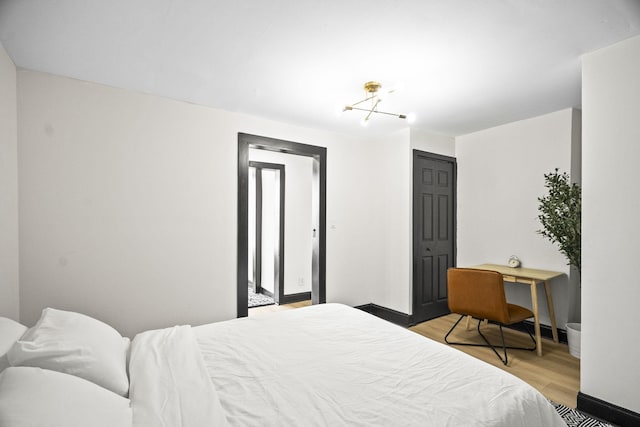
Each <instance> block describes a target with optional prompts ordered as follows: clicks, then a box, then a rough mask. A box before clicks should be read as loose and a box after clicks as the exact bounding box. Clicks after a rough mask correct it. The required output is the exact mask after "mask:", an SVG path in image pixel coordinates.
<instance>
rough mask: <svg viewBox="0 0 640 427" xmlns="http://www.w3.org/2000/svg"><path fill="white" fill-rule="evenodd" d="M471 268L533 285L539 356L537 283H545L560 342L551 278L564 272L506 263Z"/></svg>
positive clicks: (556, 336)
mask: <svg viewBox="0 0 640 427" xmlns="http://www.w3.org/2000/svg"><path fill="white" fill-rule="evenodd" d="M469 268H477V269H479V270H492V271H497V272H498V273H500V274H502V277H503V278H504V280H505V281H507V282H513V283H526V284H528V285H529V286H530V287H531V305H532V310H531V311H533V318H534V323H535V332H536V348H537V352H538V356H542V338H541V336H540V317H539V314H538V290H537V288H536V285H537V284H538V283H544V292H545V294H546V296H547V307H549V317H550V318H551V332H552V334H553V341H554V342H558V327H557V326H556V315H555V311H554V309H553V298H552V297H551V288H550V287H549V280H551V279H553V278H555V277H559V276H562V275H563V274H564V273H560V272H558V271H547V270H536V269H533V268H522V267H518V268H513V267H507V266H506V265H498V264H480V265H475V266H473V267H469Z"/></svg>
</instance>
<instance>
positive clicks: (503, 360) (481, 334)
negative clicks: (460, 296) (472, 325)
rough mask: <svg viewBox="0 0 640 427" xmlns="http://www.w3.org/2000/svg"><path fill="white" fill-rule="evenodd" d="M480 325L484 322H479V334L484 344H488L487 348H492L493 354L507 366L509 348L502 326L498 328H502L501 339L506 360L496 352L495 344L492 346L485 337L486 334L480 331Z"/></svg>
mask: <svg viewBox="0 0 640 427" xmlns="http://www.w3.org/2000/svg"><path fill="white" fill-rule="evenodd" d="M480 323H482V321H481V320H478V333H479V334H480V336H481V337H482V339H483V340H484V342H486V343H487V346H488V347H490V348H491V350H493V352H494V353H495V354H496V356H498V359H500V361H501V362H502V363H504V364H505V365H506V364H507V363H508V362H509V358H508V357H507V346H506V345H505V343H504V332H502V325H501V324H499V325H498V326H499V327H500V337H501V338H502V351H504V359H503V358H502V356H500V354H499V353H498V352H497V351H496V348H495V347H494V346H493V344H491V343H490V342H489V340H488V339H487V337H485V336H484V334H483V333H482V332H481V331H480Z"/></svg>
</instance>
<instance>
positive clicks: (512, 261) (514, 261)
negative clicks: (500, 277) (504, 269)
mask: <svg viewBox="0 0 640 427" xmlns="http://www.w3.org/2000/svg"><path fill="white" fill-rule="evenodd" d="M520 265H522V263H521V262H520V258H518V257H517V256H515V255H511V256H510V257H509V267H513V268H517V267H520Z"/></svg>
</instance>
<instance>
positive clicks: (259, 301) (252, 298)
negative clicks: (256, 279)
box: [249, 288, 275, 308]
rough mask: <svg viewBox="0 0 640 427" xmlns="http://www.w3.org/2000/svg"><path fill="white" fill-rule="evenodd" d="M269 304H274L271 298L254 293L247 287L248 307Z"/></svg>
mask: <svg viewBox="0 0 640 427" xmlns="http://www.w3.org/2000/svg"><path fill="white" fill-rule="evenodd" d="M271 304H275V301H274V300H273V298H271V297H268V296H266V295H262V294H256V293H255V292H253V289H251V288H249V308H252V307H261V306H263V305H271Z"/></svg>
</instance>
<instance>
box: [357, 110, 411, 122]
mask: <svg viewBox="0 0 640 427" xmlns="http://www.w3.org/2000/svg"><path fill="white" fill-rule="evenodd" d="M351 109H352V110H357V111H366V112H368V113H378V114H386V115H388V116H394V117H400V118H401V119H404V118H406V117H404V114H396V113H387V112H386V111H378V110H375V111H374V110H373V109H368V108H358V107H351ZM369 115H371V114H369ZM369 115H367V117H369Z"/></svg>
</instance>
